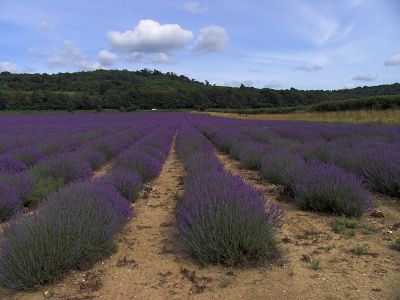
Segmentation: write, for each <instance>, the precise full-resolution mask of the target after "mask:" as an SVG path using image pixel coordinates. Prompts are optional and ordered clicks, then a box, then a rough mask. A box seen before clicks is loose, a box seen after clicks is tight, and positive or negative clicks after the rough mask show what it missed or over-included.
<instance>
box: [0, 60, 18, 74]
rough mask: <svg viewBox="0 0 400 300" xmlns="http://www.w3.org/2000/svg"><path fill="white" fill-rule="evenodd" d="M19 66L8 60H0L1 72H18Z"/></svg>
mask: <svg viewBox="0 0 400 300" xmlns="http://www.w3.org/2000/svg"><path fill="white" fill-rule="evenodd" d="M17 68H18V67H17V65H16V64H15V63H12V62H8V61H0V72H10V73H16V72H17Z"/></svg>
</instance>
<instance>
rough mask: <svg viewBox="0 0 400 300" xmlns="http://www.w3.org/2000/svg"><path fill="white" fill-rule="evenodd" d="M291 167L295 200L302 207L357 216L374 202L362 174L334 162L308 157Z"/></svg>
mask: <svg viewBox="0 0 400 300" xmlns="http://www.w3.org/2000/svg"><path fill="white" fill-rule="evenodd" d="M291 171H292V172H294V173H295V174H294V176H293V178H295V179H294V185H293V191H294V195H295V200H296V202H297V204H298V205H299V206H300V208H302V209H306V210H315V211H321V212H330V213H335V214H338V215H345V216H354V217H358V216H361V215H362V214H363V213H365V212H366V211H368V210H370V209H371V208H372V206H373V203H372V198H371V195H370V194H369V193H368V192H367V191H366V190H365V189H364V187H363V185H362V180H361V178H359V177H358V176H357V175H355V174H351V173H346V172H345V171H343V170H342V169H340V168H338V167H336V166H334V165H331V164H325V163H321V162H317V161H311V162H308V163H306V164H304V165H303V168H301V169H299V168H297V169H292V170H291Z"/></svg>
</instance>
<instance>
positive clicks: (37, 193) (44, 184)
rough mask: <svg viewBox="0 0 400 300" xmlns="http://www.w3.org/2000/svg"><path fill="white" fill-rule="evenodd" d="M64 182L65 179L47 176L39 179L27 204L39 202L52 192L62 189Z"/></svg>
mask: <svg viewBox="0 0 400 300" xmlns="http://www.w3.org/2000/svg"><path fill="white" fill-rule="evenodd" d="M64 184H65V180H64V179H62V178H54V177H47V178H42V179H40V180H38V181H37V182H36V184H35V188H34V190H33V193H32V195H31V196H30V197H29V199H28V201H27V203H26V204H37V203H38V202H39V201H41V200H43V199H44V198H45V197H46V196H47V195H49V194H50V193H52V192H55V191H57V190H58V189H60V188H61V187H62V186H63V185H64Z"/></svg>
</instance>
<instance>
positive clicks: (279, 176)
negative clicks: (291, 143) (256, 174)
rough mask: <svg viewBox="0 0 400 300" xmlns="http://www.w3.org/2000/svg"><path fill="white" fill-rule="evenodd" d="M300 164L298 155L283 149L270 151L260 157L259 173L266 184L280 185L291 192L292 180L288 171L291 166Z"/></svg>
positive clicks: (301, 162)
mask: <svg viewBox="0 0 400 300" xmlns="http://www.w3.org/2000/svg"><path fill="white" fill-rule="evenodd" d="M302 164H303V159H302V158H301V156H300V155H298V154H293V153H291V152H289V151H285V150H283V149H281V150H278V149H277V150H272V151H270V152H268V153H266V154H265V155H264V156H263V157H262V159H261V163H260V173H261V176H262V177H263V178H264V179H266V180H267V181H268V182H271V183H274V184H281V185H283V186H285V187H286V188H288V189H289V190H291V187H292V178H291V176H290V174H289V172H288V171H289V169H290V168H291V167H292V166H294V165H295V166H301V165H302Z"/></svg>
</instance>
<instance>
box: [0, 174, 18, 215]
mask: <svg viewBox="0 0 400 300" xmlns="http://www.w3.org/2000/svg"><path fill="white" fill-rule="evenodd" d="M20 207H21V203H20V202H19V201H18V196H17V192H16V191H15V189H14V188H12V187H11V186H9V185H7V184H5V183H3V182H0V222H4V221H6V220H7V219H9V218H10V217H11V216H13V215H14V214H16V213H17V211H18V210H19V209H20Z"/></svg>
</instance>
